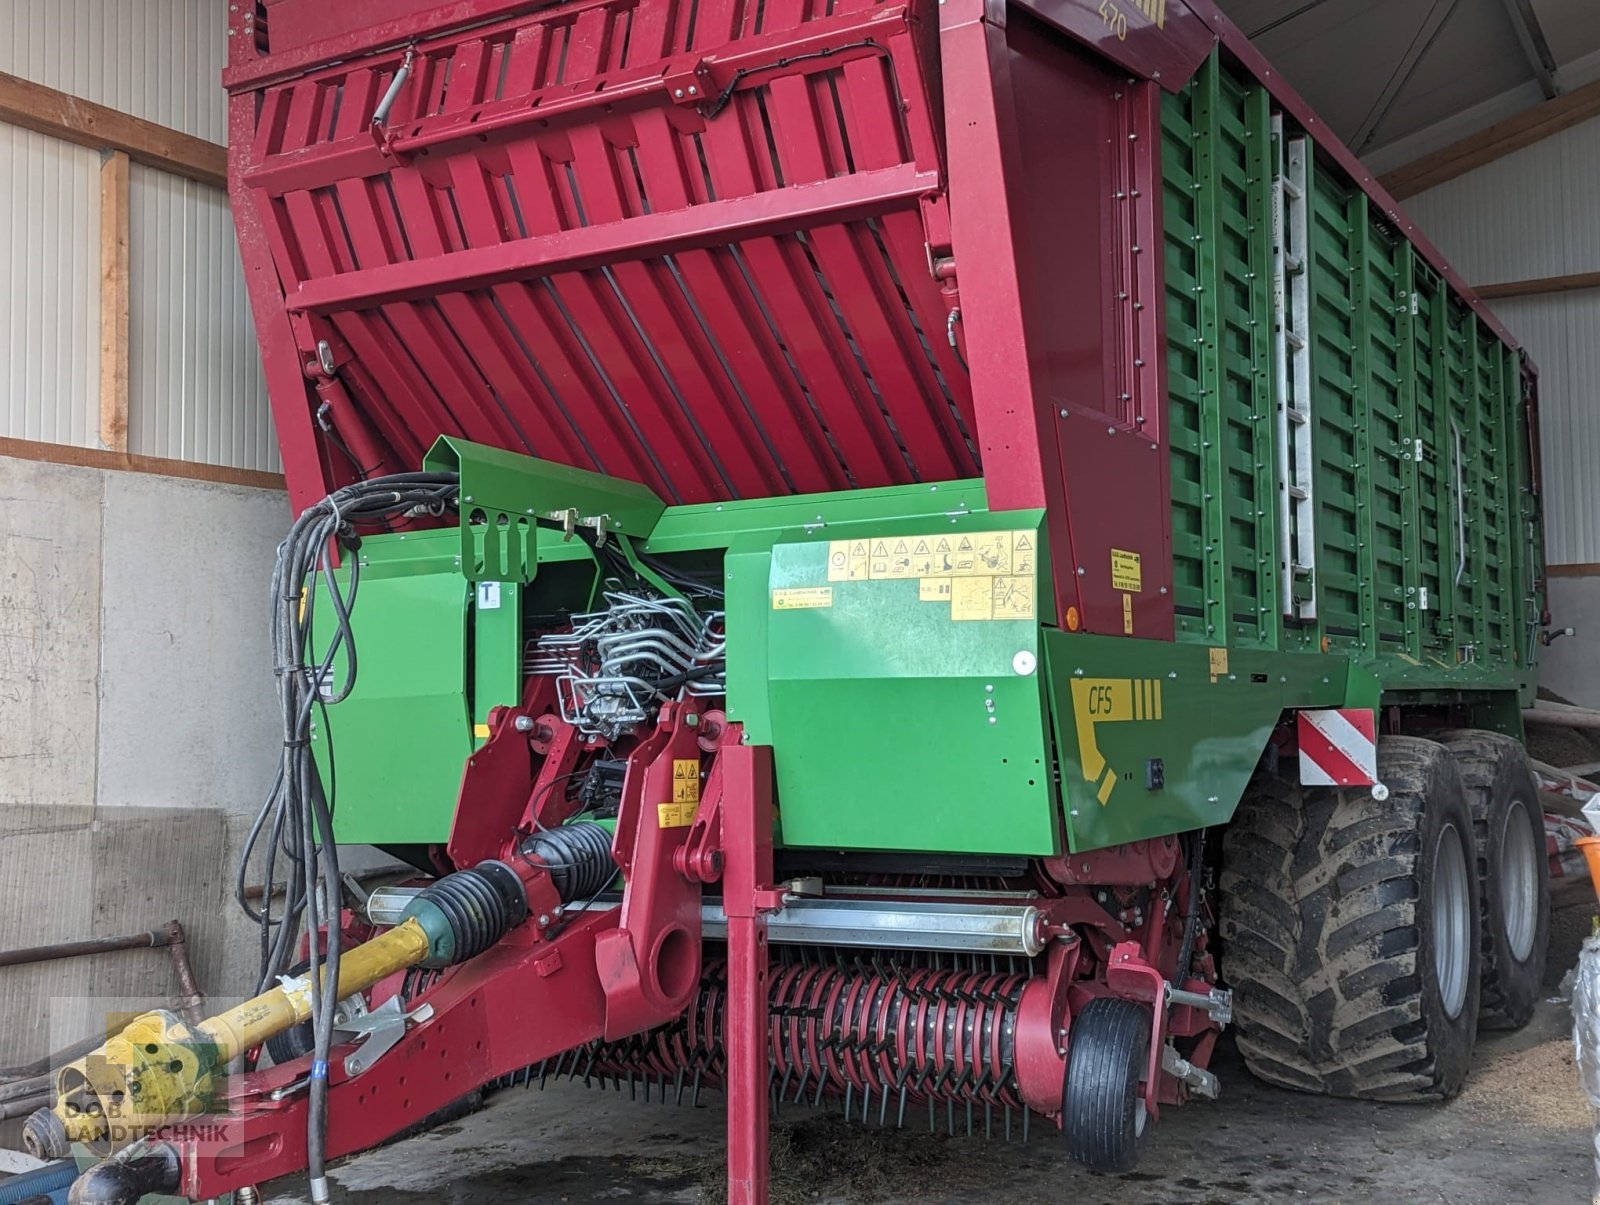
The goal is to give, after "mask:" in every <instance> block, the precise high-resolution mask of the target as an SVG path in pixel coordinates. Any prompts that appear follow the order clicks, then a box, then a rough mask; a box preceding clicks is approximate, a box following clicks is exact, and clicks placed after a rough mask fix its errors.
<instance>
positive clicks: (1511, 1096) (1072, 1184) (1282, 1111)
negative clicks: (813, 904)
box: [263, 886, 1595, 1205]
mask: <svg viewBox="0 0 1600 1205" xmlns="http://www.w3.org/2000/svg"><path fill="white" fill-rule="evenodd" d="M1594 911H1595V907H1594V901H1593V897H1592V895H1589V894H1588V893H1587V891H1581V892H1575V891H1573V890H1572V889H1571V887H1570V886H1569V887H1566V888H1563V889H1562V890H1561V891H1560V892H1559V893H1558V897H1557V907H1556V910H1555V914H1554V916H1553V918H1552V921H1553V923H1552V926H1551V949H1550V972H1549V977H1548V988H1549V994H1550V995H1551V996H1555V994H1556V991H1557V984H1558V982H1559V980H1560V979H1561V976H1562V974H1563V973H1564V972H1565V971H1566V969H1567V968H1568V967H1570V966H1572V965H1573V963H1574V961H1575V960H1576V958H1577V951H1578V946H1579V944H1580V942H1581V941H1582V939H1583V937H1584V936H1585V935H1586V934H1587V933H1588V931H1589V925H1590V920H1589V917H1590V914H1591V913H1592V912H1594ZM1570 1030H1571V1019H1570V1016H1569V1014H1568V1011H1567V1007H1566V1005H1565V1004H1564V1003H1562V1002H1560V1001H1559V1000H1556V999H1551V1000H1549V1001H1547V1002H1546V1003H1544V1004H1542V1005H1541V1006H1540V1009H1539V1013H1538V1016H1537V1017H1536V1018H1535V1019H1534V1021H1533V1023H1532V1024H1531V1025H1530V1026H1529V1027H1528V1028H1527V1029H1526V1030H1524V1031H1522V1032H1521V1033H1516V1034H1485V1035H1483V1036H1482V1037H1480V1038H1479V1040H1478V1053H1477V1065H1476V1067H1475V1068H1474V1070H1473V1075H1472V1078H1471V1080H1470V1081H1469V1082H1468V1084H1467V1088H1466V1091H1465V1092H1464V1093H1463V1094H1462V1096H1461V1097H1460V1098H1459V1099H1457V1100H1456V1101H1454V1102H1452V1103H1451V1104H1449V1105H1445V1106H1442V1107H1429V1106H1404V1105H1373V1104H1367V1103H1363V1102H1359V1101H1343V1100H1329V1099H1326V1098H1322V1097H1309V1096H1301V1095H1297V1094H1295V1093H1290V1092H1282V1091H1279V1090H1277V1089H1274V1088H1269V1087H1266V1086H1264V1085H1262V1084H1259V1083H1257V1082H1255V1081H1254V1080H1253V1079H1251V1078H1250V1075H1249V1073H1248V1072H1247V1071H1246V1070H1245V1069H1244V1066H1243V1065H1242V1063H1241V1062H1240V1061H1239V1059H1238V1056H1237V1055H1236V1054H1234V1053H1233V1051H1232V1049H1231V1047H1230V1048H1227V1049H1225V1050H1224V1052H1223V1053H1222V1055H1221V1056H1220V1058H1219V1059H1218V1061H1217V1062H1216V1063H1215V1064H1214V1065H1213V1069H1214V1070H1216V1071H1217V1073H1218V1074H1219V1075H1220V1076H1221V1077H1222V1082H1223V1096H1222V1099H1221V1100H1219V1101H1217V1102H1215V1103H1200V1104H1196V1105H1192V1106H1189V1107H1186V1108H1182V1109H1175V1110H1171V1111H1169V1112H1168V1113H1167V1114H1166V1116H1164V1117H1163V1118H1162V1120H1161V1122H1160V1123H1159V1124H1158V1125H1157V1126H1155V1127H1154V1129H1153V1130H1152V1131H1151V1133H1150V1135H1149V1137H1148V1139H1147V1143H1146V1148H1145V1152H1144V1157H1143V1161H1142V1163H1141V1165H1140V1169H1139V1170H1138V1171H1137V1172H1134V1173H1131V1174H1128V1175H1123V1176H1098V1175H1094V1174H1091V1173H1088V1172H1084V1171H1081V1170H1079V1169H1077V1168H1076V1167H1074V1166H1073V1165H1072V1164H1070V1163H1068V1162H1067V1161H1066V1159H1065V1158H1064V1156H1063V1155H1062V1153H1061V1151H1060V1149H1059V1143H1058V1141H1057V1140H1056V1139H1055V1137H1054V1135H1053V1134H1051V1133H1047V1132H1045V1130H1044V1128H1043V1127H1038V1128H1036V1129H1034V1130H1033V1132H1032V1135H1031V1138H1030V1141H1029V1142H1027V1143H1026V1144H1023V1143H1021V1142H1020V1141H1018V1142H1012V1143H1006V1142H1004V1141H1001V1140H999V1139H996V1140H993V1141H984V1140H983V1139H981V1138H979V1139H968V1138H965V1137H959V1138H948V1137H945V1136H944V1135H943V1134H942V1133H941V1134H940V1135H937V1136H935V1135H929V1134H927V1133H926V1132H918V1131H916V1130H915V1129H911V1130H908V1131H894V1130H878V1129H875V1128H866V1127H861V1126H854V1125H849V1124H847V1123H845V1122H843V1121H842V1120H841V1119H840V1118H839V1117H838V1116H837V1115H836V1114H824V1113H818V1112H810V1111H807V1110H804V1109H797V1108H785V1109H784V1111H783V1112H782V1113H781V1114H780V1115H779V1116H778V1118H777V1120H776V1122H775V1124H774V1129H773V1156H774V1158H773V1198H774V1201H775V1202H776V1203H777V1205H800V1203H801V1202H829V1203H840V1205H845V1203H855V1202H879V1201H882V1202H895V1201H928V1202H942V1201H950V1202H954V1201H961V1202H979V1201H982V1202H990V1201H992V1202H1005V1203H1006V1205H1016V1203H1017V1202H1032V1201H1040V1202H1043V1201H1074V1202H1084V1203H1090V1202H1105V1203H1107V1205H1157V1203H1159V1205H1171V1203H1178V1202H1183V1203H1190V1202H1193V1203H1196V1205H1198V1203H1201V1202H1205V1203H1216V1205H1224V1203H1226V1205H1237V1203H1243V1202H1282V1201H1294V1200H1304V1201H1316V1202H1346V1201H1384V1202H1443V1203H1447V1205H1501V1203H1507V1202H1517V1203H1521V1202H1539V1203H1540V1205H1543V1203H1545V1202H1550V1203H1556V1202H1569V1201H1570V1202H1584V1201H1588V1200H1590V1169H1591V1166H1592V1164H1591V1162H1590V1158H1591V1152H1592V1149H1593V1148H1592V1147H1591V1145H1590V1144H1591V1141H1592V1139H1591V1132H1592V1131H1591V1122H1592V1117H1591V1113H1590V1109H1589V1105H1588V1102H1587V1100H1586V1099H1585V1097H1584V1096H1583V1093H1582V1091H1581V1090H1580V1088H1579V1086H1578V1082H1577V1077H1576V1072H1575V1071H1574V1069H1573V1065H1572V1046H1571V1038H1570ZM722 1143H723V1139H722V1107H721V1102H720V1100H718V1099H716V1098H713V1097H710V1096H709V1095H708V1096H707V1097H705V1098H703V1100H702V1103H701V1106H700V1107H699V1108H689V1107H688V1106H681V1107H679V1106H674V1105H662V1104H659V1103H656V1102H652V1103H650V1104H643V1103H634V1102H630V1101H629V1100H628V1099H627V1097H626V1094H625V1093H623V1094H618V1093H616V1092H612V1091H591V1090H585V1089H584V1088H582V1087H581V1086H577V1085H573V1084H562V1085H560V1086H556V1085H554V1084H552V1085H551V1086H550V1087H548V1088H546V1089H544V1090H542V1091H540V1090H538V1089H534V1090H532V1091H526V1090H524V1089H522V1088H515V1089H511V1090H509V1091H506V1092H502V1093H499V1094H497V1095H495V1096H492V1097H491V1098H490V1100H489V1102H488V1104H487V1107H485V1108H484V1109H483V1110H482V1111H480V1112H477V1113H474V1114H472V1115H471V1116H468V1117H465V1118H463V1119H461V1120H459V1121H456V1122H452V1123H450V1124H447V1125H444V1126H441V1127H439V1128H438V1129H435V1130H433V1131H431V1132H429V1133H426V1134H423V1135H421V1136H419V1137H415V1138H411V1139H407V1140H405V1141H402V1142H398V1143H395V1144H394V1145H392V1146H389V1147H386V1148H384V1149H382V1150H378V1151H372V1152H369V1153H367V1154H365V1155H360V1156H357V1157H355V1158H352V1159H350V1160H347V1161H346V1162H344V1163H343V1164H341V1165H339V1166H337V1167H335V1168H334V1169H333V1171H332V1179H333V1180H334V1182H335V1185H336V1188H335V1194H334V1199H335V1201H338V1202H344V1203H346V1205H380V1203H381V1205H501V1203H504V1205H511V1203H512V1202H519V1203H520V1202H582V1201H622V1202H632V1203H636V1205H656V1203H661V1202H682V1203H684V1205H693V1203H696V1202H701V1203H705V1205H716V1203H718V1202H720V1201H721V1200H722V1188H721V1183H720V1178H721V1174H722ZM263 1196H264V1197H265V1199H266V1200H267V1201H268V1202H269V1205H301V1203H302V1202H304V1201H305V1200H306V1198H305V1196H304V1189H303V1181H301V1182H293V1181H283V1182H280V1183H279V1184H276V1185H269V1186H267V1189H266V1191H265V1192H264V1193H263Z"/></svg>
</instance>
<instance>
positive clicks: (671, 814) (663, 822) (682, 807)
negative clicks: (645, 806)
mask: <svg viewBox="0 0 1600 1205" xmlns="http://www.w3.org/2000/svg"><path fill="white" fill-rule="evenodd" d="M699 809H700V805H699V804H698V803H658V804H656V820H657V823H658V826H659V827H661V828H688V827H689V826H690V825H691V824H693V823H694V814H695V812H697V811H698V810H699Z"/></svg>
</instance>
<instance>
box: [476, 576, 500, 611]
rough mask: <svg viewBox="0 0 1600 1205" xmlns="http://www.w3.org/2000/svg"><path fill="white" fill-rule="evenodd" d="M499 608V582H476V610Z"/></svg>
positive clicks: (495, 609)
mask: <svg viewBox="0 0 1600 1205" xmlns="http://www.w3.org/2000/svg"><path fill="white" fill-rule="evenodd" d="M499 609H500V583H499V582H479V583H478V610H480V611H498V610H499Z"/></svg>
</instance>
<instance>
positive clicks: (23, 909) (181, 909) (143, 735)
mask: <svg viewBox="0 0 1600 1205" xmlns="http://www.w3.org/2000/svg"><path fill="white" fill-rule="evenodd" d="M288 521H289V508H288V504H287V502H286V500H285V498H284V495H283V494H282V493H280V492H277V491H274V490H264V489H249V488H243V487H235V486H225V485H213V484H208V483H203V482H196V481H187V480H179V479H176V478H168V477H157V476H151V475H148V474H139V473H129V472H120V471H111V470H101V469H86V468H77V467H69V466H64V465H55V464H45V463H36V462H33V461H25V460H11V459H6V458H0V949H10V948H15V947H18V946H34V945H42V944H46V943H51V942H58V941H73V940H81V939H84V938H87V937H90V936H112V935H118V934H123V933H129V932H136V931H139V930H143V929H147V928H151V927H155V926H159V925H161V924H163V923H165V922H166V921H167V920H169V919H172V918H177V919H178V920H180V921H181V922H182V923H183V924H184V926H185V927H186V928H187V929H188V931H189V935H190V938H189V944H190V949H191V953H192V955H193V959H194V964H195V970H196V972H197V975H198V978H199V980H200V985H201V987H202V988H203V989H204V990H205V991H206V992H207V993H208V994H212V995H217V996H229V995H238V994H247V993H248V991H249V990H250V989H251V988H252V986H253V982H252V981H253V977H254V964H255V958H256V950H255V944H254V932H253V929H252V928H251V927H250V926H249V925H248V923H247V922H246V921H245V920H244V918H243V917H242V916H241V915H240V914H239V912H238V911H237V909H236V908H235V907H234V905H233V903H232V900H231V893H232V877H233V868H234V861H235V856H236V851H237V849H238V848H239V846H240V843H241V840H242V837H243V835H244V833H245V831H246V830H247V829H248V826H249V823H250V820H251V819H252V818H253V816H254V813H255V811H256V809H257V808H258V807H259V805H260V802H261V799H262V797H263V795H264V794H265V792H266V789H267V787H268V786H269V785H270V781H271V775H272V772H273V768H274V764H275V758H276V756H277V752H278V743H279V737H278V735H277V731H276V720H275V705H274V693H273V688H272V672H271V658H270V653H269V648H268V632H267V598H266V593H267V582H268V579H269V576H270V573H271V569H272V560H273V552H274V549H275V547H276V545H277V542H278V540H279V539H280V538H281V537H282V534H283V532H284V530H285V528H286V526H287V524H288ZM174 990H175V984H174V982H173V978H172V971H171V964H170V961H169V960H168V958H167V956H166V954H165V952H164V951H161V950H145V951H129V952H122V953H117V954H110V955H103V956H97V957H92V958H83V959H75V960H71V961H64V962H55V963H49V964H43V965H40V966H35V967H24V968H13V969H7V970H0V1015H3V1016H5V1017H6V1019H7V1024H6V1025H5V1026H4V1027H0V1065H4V1064H11V1063H16V1062H21V1061H25V1060H27V1059H31V1058H36V1057H39V1056H41V1055H43V1054H44V1053H45V1052H46V1048H47V1047H48V1046H49V1045H50V1044H51V1043H52V1042H55V1043H60V1042H62V1041H63V1040H64V1039H69V1038H76V1037H78V1036H81V1035H82V1034H84V1033H87V1032H88V1030H89V1029H90V1028H91V1027H92V1025H93V1024H94V1022H95V1021H96V1020H97V1019H98V1017H99V1016H100V1015H103V1013H104V1011H105V1008H106V1007H129V1006H132V1007H138V1006H141V1005H143V1004H144V1003H148V1002H150V1001H160V1000H165V999H167V998H169V997H171V996H172V994H173V992H174ZM89 998H100V999H101V1000H102V1001H106V1000H109V1001H110V1003H109V1004H108V1003H105V1002H102V1003H98V1004H97V1003H93V1002H91V1001H90V999H89ZM116 998H121V999H116ZM124 1001H126V1003H124Z"/></svg>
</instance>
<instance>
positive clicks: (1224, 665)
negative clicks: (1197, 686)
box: [1211, 649, 1228, 682]
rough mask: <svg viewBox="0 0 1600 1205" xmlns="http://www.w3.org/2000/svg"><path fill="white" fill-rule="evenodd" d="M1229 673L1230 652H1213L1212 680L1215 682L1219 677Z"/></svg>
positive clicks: (1221, 650) (1217, 650) (1224, 650)
mask: <svg viewBox="0 0 1600 1205" xmlns="http://www.w3.org/2000/svg"><path fill="white" fill-rule="evenodd" d="M1227 672H1228V650H1227V649H1212V650H1211V680H1212V681H1213V682H1215V681H1216V680H1217V678H1218V677H1220V676H1221V675H1223V674H1225V673H1227Z"/></svg>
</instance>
